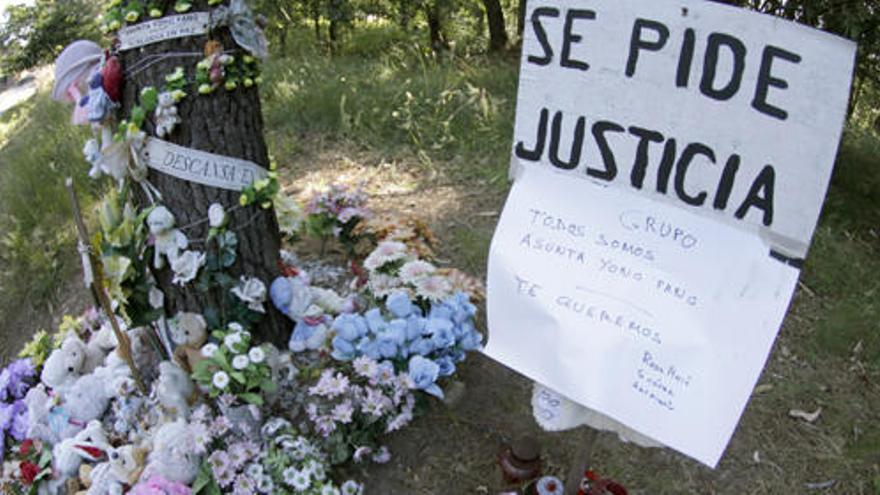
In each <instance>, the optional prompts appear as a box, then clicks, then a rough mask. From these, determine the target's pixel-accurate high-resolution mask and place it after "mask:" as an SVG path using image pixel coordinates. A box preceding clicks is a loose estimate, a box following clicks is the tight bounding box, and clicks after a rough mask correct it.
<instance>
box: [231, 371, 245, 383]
mask: <svg viewBox="0 0 880 495" xmlns="http://www.w3.org/2000/svg"><path fill="white" fill-rule="evenodd" d="M229 376H231V377H232V379H233V380H235V381H237V382H238V383H240V384H242V385H245V384H246V383H247V380H245V378H244V375H243V374H242V373H241V372H238V371H233V372H232V373H230V374H229Z"/></svg>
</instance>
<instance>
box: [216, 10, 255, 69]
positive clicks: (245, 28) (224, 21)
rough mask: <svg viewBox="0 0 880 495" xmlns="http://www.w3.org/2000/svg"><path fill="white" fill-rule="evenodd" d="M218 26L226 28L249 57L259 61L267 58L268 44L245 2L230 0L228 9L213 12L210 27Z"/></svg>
mask: <svg viewBox="0 0 880 495" xmlns="http://www.w3.org/2000/svg"><path fill="white" fill-rule="evenodd" d="M218 26H228V27H229V31H231V32H232V37H233V38H235V42H236V43H238V45H239V46H240V47H242V48H244V49H245V50H247V51H249V52H250V53H251V55H253V56H255V57H257V58H260V59H265V58H266V57H268V56H269V42H268V41H267V40H266V35H265V34H263V30H262V29H260V27H259V26H258V25H257V22H256V20H254V13H253V12H252V11H251V9H250V7H248V5H247V3H246V1H245V0H232V3H230V5H229V6H228V7H227V6H222V7H218V8H217V9H216V10H214V12H213V13H212V14H211V27H212V28H216V27H218Z"/></svg>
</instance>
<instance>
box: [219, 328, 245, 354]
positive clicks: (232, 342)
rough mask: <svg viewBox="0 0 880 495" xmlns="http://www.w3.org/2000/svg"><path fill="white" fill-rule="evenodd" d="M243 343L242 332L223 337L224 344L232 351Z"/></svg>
mask: <svg viewBox="0 0 880 495" xmlns="http://www.w3.org/2000/svg"><path fill="white" fill-rule="evenodd" d="M237 344H241V333H240V332H235V333H230V334H229V335H227V336H226V337H225V338H224V339H223V345H225V346H226V348H227V349H229V350H230V351H232V352H235V346H236V345H237Z"/></svg>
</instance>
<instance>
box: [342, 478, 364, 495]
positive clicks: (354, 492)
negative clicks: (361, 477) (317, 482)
mask: <svg viewBox="0 0 880 495" xmlns="http://www.w3.org/2000/svg"><path fill="white" fill-rule="evenodd" d="M341 488H342V495H360V494H361V493H363V487H362V486H361V485H359V484H358V482H357V481H354V480H348V481H346V482H345V483H343V484H342V487H341Z"/></svg>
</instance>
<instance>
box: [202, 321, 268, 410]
mask: <svg viewBox="0 0 880 495" xmlns="http://www.w3.org/2000/svg"><path fill="white" fill-rule="evenodd" d="M212 335H213V337H214V339H216V340H217V342H219V344H215V343H209V344H206V345H205V346H204V347H202V356H204V357H205V359H204V360H203V361H200V362H199V363H198V364H197V365H196V368H195V370H193V378H194V379H195V380H196V381H197V382H198V383H199V384H200V385H202V386H203V387H205V388H206V389H207V390H208V391H209V392H208V395H209V396H210V397H212V398H216V397H218V396H219V395H221V394H232V395H233V396H235V397H237V398H239V399H241V400H243V401H244V402H247V403H250V404H254V405H258V406H259V405H262V404H263V396H262V394H264V393H271V392H274V391H275V383H274V382H273V381H272V370H271V368H270V367H269V365H268V363H267V362H266V348H264V347H262V346H252V345H251V335H250V333H249V332H247V331H246V330H244V328H243V327H242V326H241V325H240V324H238V323H230V324H229V326H228V327H227V329H226V330H217V331H215V332H214V333H213V334H212Z"/></svg>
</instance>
